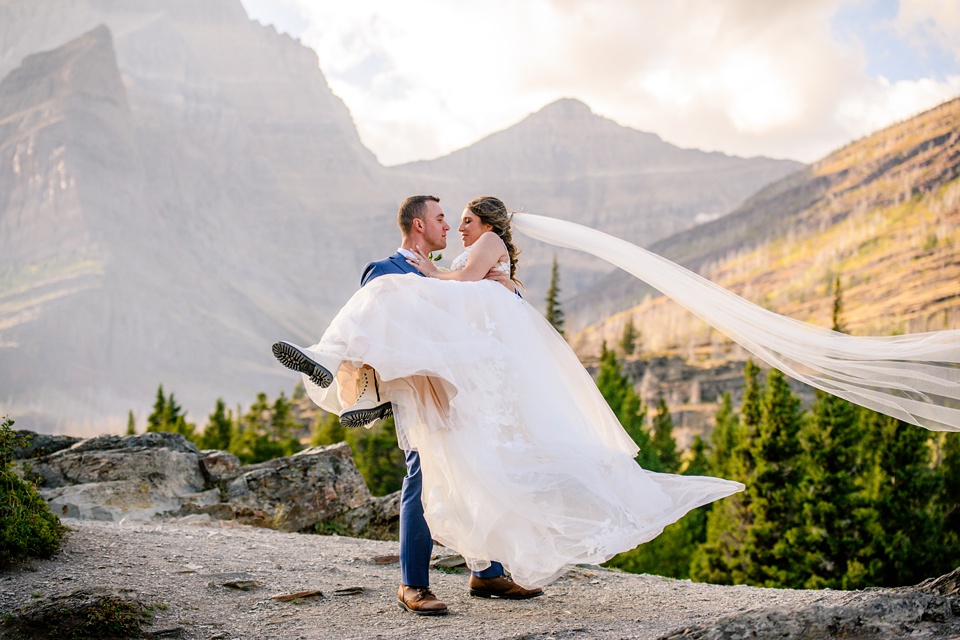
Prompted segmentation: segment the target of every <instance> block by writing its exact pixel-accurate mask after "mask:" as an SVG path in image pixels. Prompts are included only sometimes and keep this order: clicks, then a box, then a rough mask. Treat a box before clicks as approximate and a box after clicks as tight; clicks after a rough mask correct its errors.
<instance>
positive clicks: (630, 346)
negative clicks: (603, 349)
mask: <svg viewBox="0 0 960 640" xmlns="http://www.w3.org/2000/svg"><path fill="white" fill-rule="evenodd" d="M638 338H639V335H638V334H637V328H636V327H635V326H634V324H633V316H630V320H629V321H627V324H625V325H624V326H623V334H622V335H621V336H620V344H619V346H620V353H621V354H623V356H624V357H627V356H632V355H633V354H634V352H635V351H636V350H637V339H638Z"/></svg>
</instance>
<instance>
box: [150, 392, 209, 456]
mask: <svg viewBox="0 0 960 640" xmlns="http://www.w3.org/2000/svg"><path fill="white" fill-rule="evenodd" d="M158 431H168V432H170V433H179V434H180V435H182V436H183V437H184V438H186V439H187V440H190V441H191V442H194V443H195V442H196V441H197V440H198V438H197V433H196V425H194V424H192V423H190V422H187V417H186V414H185V413H184V412H183V408H182V407H181V406H180V405H179V404H178V403H177V400H176V398H175V397H174V395H173V393H171V394H170V395H169V396H164V395H163V385H160V386H159V387H158V388H157V398H156V400H155V401H154V403H153V411H152V412H151V413H150V415H149V416H147V432H149V433H155V432H158Z"/></svg>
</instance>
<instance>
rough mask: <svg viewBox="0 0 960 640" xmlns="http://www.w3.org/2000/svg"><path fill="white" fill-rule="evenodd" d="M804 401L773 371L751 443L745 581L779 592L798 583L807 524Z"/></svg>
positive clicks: (744, 546)
mask: <svg viewBox="0 0 960 640" xmlns="http://www.w3.org/2000/svg"><path fill="white" fill-rule="evenodd" d="M802 418H803V416H802V413H801V409H800V399H799V398H797V396H796V395H794V393H793V392H792V391H791V390H790V387H789V386H788V385H787V380H786V378H785V377H784V375H783V374H782V373H781V372H780V371H778V370H777V369H772V370H771V371H770V373H769V374H768V375H767V386H766V390H765V393H764V395H763V401H762V404H761V416H760V424H759V425H758V428H757V436H756V437H755V438H753V439H752V440H751V441H750V442H749V447H750V453H751V458H752V462H753V465H754V466H753V469H752V471H751V472H750V473H749V475H748V476H747V480H746V483H745V484H746V485H747V489H746V492H747V495H748V498H749V502H750V504H749V509H750V512H751V514H752V516H753V519H752V521H751V522H750V523H749V524H748V526H747V531H746V537H745V539H744V544H743V552H744V557H745V559H746V563H745V570H746V575H745V581H746V582H747V583H749V584H755V585H762V586H770V587H779V586H796V585H795V584H794V583H793V579H795V574H794V573H793V572H794V570H795V567H796V563H797V559H796V557H795V547H794V543H795V540H794V539H793V538H792V537H791V536H789V535H785V533H787V532H793V533H795V532H796V530H797V529H798V527H799V526H800V525H801V522H802V512H801V504H800V496H799V493H798V491H797V486H798V484H799V481H800V480H801V478H802V468H801V461H800V454H801V448H800V441H799V437H798V436H799V433H800V427H801V425H802Z"/></svg>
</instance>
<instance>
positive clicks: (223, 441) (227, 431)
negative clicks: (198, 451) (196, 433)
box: [200, 398, 233, 451]
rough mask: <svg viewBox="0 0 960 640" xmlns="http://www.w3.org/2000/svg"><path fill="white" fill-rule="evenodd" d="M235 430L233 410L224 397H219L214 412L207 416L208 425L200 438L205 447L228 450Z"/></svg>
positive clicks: (202, 445)
mask: <svg viewBox="0 0 960 640" xmlns="http://www.w3.org/2000/svg"><path fill="white" fill-rule="evenodd" d="M232 431H233V412H232V411H230V410H228V409H227V405H226V404H225V403H224V401H223V398H217V404H216V406H215V407H214V409H213V413H211V414H210V416H209V418H207V426H206V428H205V429H204V430H203V436H202V437H201V438H200V443H201V447H202V448H204V449H217V450H220V451H228V450H229V449H230V435H231V433H232Z"/></svg>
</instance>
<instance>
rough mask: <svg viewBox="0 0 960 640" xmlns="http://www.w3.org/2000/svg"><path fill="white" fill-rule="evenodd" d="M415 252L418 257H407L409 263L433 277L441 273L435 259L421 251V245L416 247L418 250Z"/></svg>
mask: <svg viewBox="0 0 960 640" xmlns="http://www.w3.org/2000/svg"><path fill="white" fill-rule="evenodd" d="M413 253H414V255H416V256H417V257H416V258H414V259H413V260H411V259H409V258H407V264H409V265H410V266H412V267H414V268H415V269H416V270H417V271H419V272H420V273H422V274H423V275H425V276H427V277H432V276H435V275H436V274H437V273H439V269H437V265H435V264H433V260H431V259H430V256H429V255H428V254H426V253H424V252H423V251H421V250H420V247H416V250H415V251H414V252H413Z"/></svg>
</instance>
